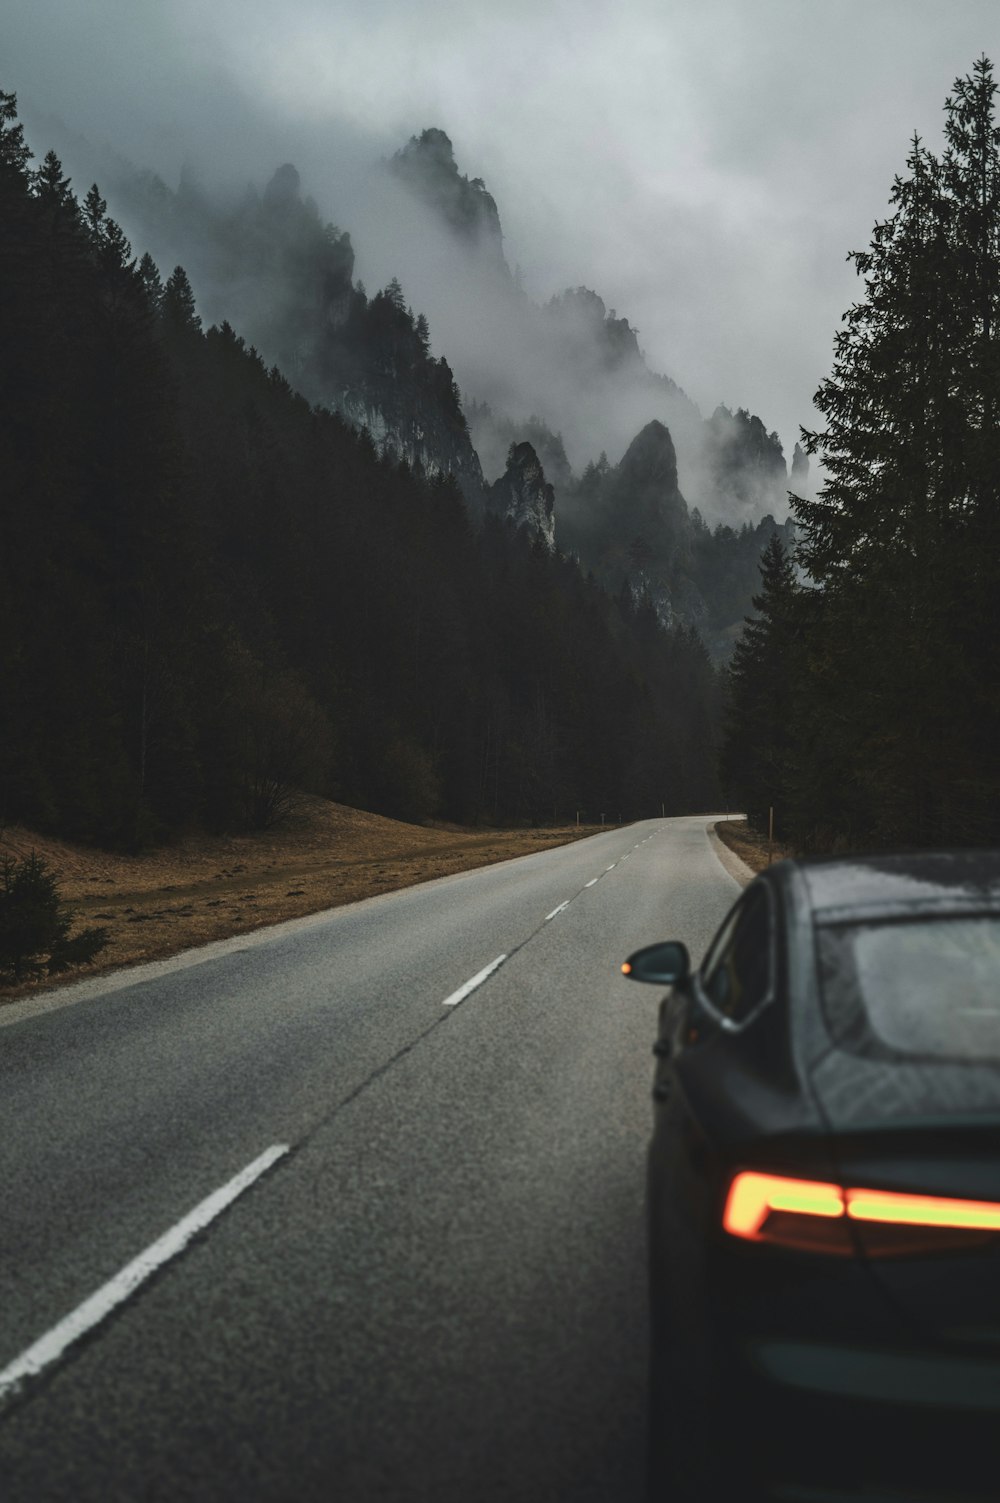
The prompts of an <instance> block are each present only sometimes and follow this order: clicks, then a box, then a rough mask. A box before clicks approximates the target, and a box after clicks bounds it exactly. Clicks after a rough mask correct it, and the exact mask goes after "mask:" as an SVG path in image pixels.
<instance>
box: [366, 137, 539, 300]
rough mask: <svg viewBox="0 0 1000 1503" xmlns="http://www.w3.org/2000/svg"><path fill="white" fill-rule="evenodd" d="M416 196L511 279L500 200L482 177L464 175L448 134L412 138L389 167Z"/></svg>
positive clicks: (485, 259) (455, 232)
mask: <svg viewBox="0 0 1000 1503" xmlns="http://www.w3.org/2000/svg"><path fill="white" fill-rule="evenodd" d="M388 166H389V170H390V172H391V173H392V174H393V175H394V176H395V177H396V178H397V179H398V180H399V181H400V182H401V183H402V184H403V185H404V186H405V187H406V188H408V189H409V190H410V192H411V193H414V194H415V195H416V196H417V197H418V198H420V199H422V200H423V201H424V202H425V203H427V204H429V205H430V207H431V208H432V209H433V210H434V211H435V213H437V214H439V215H440V217H441V218H442V219H443V220H444V222H445V223H446V224H447V225H448V228H449V229H450V230H452V231H453V233H454V234H455V235H457V236H459V237H460V238H461V239H463V240H464V241H466V243H467V244H468V245H469V246H470V247H471V248H472V249H473V250H475V251H476V253H477V254H479V255H480V256H481V257H482V258H483V260H484V261H485V262H486V263H487V264H488V265H491V266H492V267H493V268H494V269H495V270H496V271H497V272H499V273H501V274H502V275H503V274H506V275H507V276H509V275H510V273H509V268H508V266H507V262H506V259H505V258H504V253H503V231H502V230H501V228H500V211H499V210H498V208H497V205H496V199H495V198H494V197H493V196H492V194H490V193H488V192H487V191H486V184H485V183H484V182H483V180H482V178H481V177H476V178H472V179H471V181H470V179H469V178H467V177H462V176H461V175H460V174H459V170H458V164H457V163H456V161H455V150H454V147H453V146H452V144H451V141H450V140H449V139H448V137H447V136H446V135H445V133H444V131H443V130H439V129H437V128H436V127H431V129H429V130H425V131H421V133H420V135H419V136H411V137H410V139H409V141H408V142H407V144H406V145H405V146H404V147H403V148H402V150H401V151H397V152H396V154H395V156H394V157H392V159H391V160H390V162H389V163H388Z"/></svg>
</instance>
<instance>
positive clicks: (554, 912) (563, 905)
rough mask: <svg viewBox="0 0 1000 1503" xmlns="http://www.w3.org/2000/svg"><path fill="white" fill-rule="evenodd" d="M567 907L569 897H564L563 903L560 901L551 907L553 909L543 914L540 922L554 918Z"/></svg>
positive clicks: (546, 921)
mask: <svg viewBox="0 0 1000 1503" xmlns="http://www.w3.org/2000/svg"><path fill="white" fill-rule="evenodd" d="M568 907H569V898H567V899H566V901H565V903H560V904H559V907H558V908H553V910H552V912H551V913H547V914H546V915H545V918H544V919H543V920H542V922H543V923H546V924H547V923H548V922H549V920H550V919H554V918H555V917H556V915H557V914H559V913H562V911H563V909H564V908H568Z"/></svg>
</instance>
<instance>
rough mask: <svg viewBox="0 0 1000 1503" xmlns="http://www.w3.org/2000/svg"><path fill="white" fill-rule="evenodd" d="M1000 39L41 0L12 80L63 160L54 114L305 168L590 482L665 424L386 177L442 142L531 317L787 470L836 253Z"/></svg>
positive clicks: (676, 15)
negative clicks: (614, 346)
mask: <svg viewBox="0 0 1000 1503" xmlns="http://www.w3.org/2000/svg"><path fill="white" fill-rule="evenodd" d="M998 29H1000V20H998V16H997V12H996V7H995V4H994V3H993V0H959V3H957V4H953V5H952V6H951V7H950V8H949V9H948V10H947V11H946V10H945V8H943V7H941V6H940V5H938V4H936V3H930V0H880V4H879V5H878V6H877V7H871V6H869V5H866V4H862V3H859V0H828V3H825V4H820V3H818V0H816V3H814V0H758V3H756V4H754V5H753V6H748V5H746V4H745V3H739V0H713V3H709V4H701V5H698V4H694V3H680V4H674V5H672V6H670V7H669V8H668V7H665V6H664V5H663V4H662V0H618V3H616V4H614V5H611V4H608V3H604V0H573V3H568V0H562V3H551V0H549V3H545V0H542V3H534V4H532V5H527V4H524V3H520V0H505V3H504V5H503V6H502V7H497V6H495V5H492V6H487V5H484V4H482V3H479V0H465V3H463V4H461V5H459V4H457V3H453V0H434V3H429V0H409V3H404V0H337V3H331V0H288V3H286V4H285V5H283V6H281V7H277V6H273V5H265V4H264V3H263V0H220V3H216V4H215V5H214V6H213V7H212V9H211V12H208V11H206V10H204V9H203V8H202V7H201V6H196V5H195V4H194V3H192V0H89V3H88V4H87V5H86V6H80V5H79V4H78V3H76V0H33V3H32V4H31V5H28V4H24V3H22V4H20V5H19V6H18V7H17V8H15V9H14V11H13V13H9V14H8V15H7V16H6V18H5V20H4V22H3V24H2V32H0V69H2V72H0V86H2V87H3V88H5V89H14V90H16V91H17V92H18V96H19V104H20V106H21V112H22V117H23V118H24V120H25V123H26V126H27V129H28V135H29V140H30V142H31V144H32V146H33V148H34V149H35V151H36V152H37V153H39V154H41V153H43V152H44V151H45V149H46V148H47V147H48V145H50V144H57V145H62V146H63V150H65V146H64V144H63V142H64V140H65V137H64V138H63V141H60V142H59V143H54V142H53V141H52V140H51V139H50V137H51V134H52V132H53V131H54V130H55V127H54V125H53V123H52V121H51V119H50V118H49V117H52V116H56V117H58V118H59V119H60V120H61V121H62V122H64V124H65V127H66V128H67V129H68V130H69V131H70V132H79V133H81V134H82V135H83V136H85V137H86V138H87V139H88V140H89V141H90V142H91V143H93V144H94V145H95V146H101V145H105V144H107V145H110V146H111V147H113V148H114V149H115V150H117V151H118V152H120V153H122V154H123V155H125V156H126V157H127V158H129V159H130V160H131V161H132V162H133V163H135V164H136V165H137V166H139V167H149V168H152V169H154V170H155V171H157V172H159V173H160V174H161V175H162V176H163V177H164V179H165V180H166V181H167V182H168V184H170V185H171V186H175V185H176V183H177V181H178V178H179V174H180V172H181V169H182V167H183V166H184V165H185V164H187V167H188V170H189V171H194V172H195V173H196V174H197V176H198V178H199V180H200V181H201V182H203V183H204V184H205V185H206V186H208V187H209V188H214V189H215V190H217V191H220V192H233V191H235V190H236V189H238V188H239V187H241V186H242V185H243V184H244V183H245V182H246V181H247V180H252V181H254V182H255V183H256V184H257V185H258V186H262V185H263V183H264V182H266V181H267V179H268V178H269V177H270V175H271V173H272V172H273V170H274V168H275V167H276V166H278V165H279V164H280V163H281V162H285V161H292V162H294V163H295V164H296V166H297V167H298V169H299V171H300V173H301V175H302V179H303V190H304V191H305V192H307V193H309V194H311V196H312V197H313V198H314V199H315V200H316V202H317V204H318V207H319V210H320V213H321V215H322V216H323V217H324V218H325V219H330V220H332V221H334V222H335V223H336V224H338V225H339V226H340V227H341V228H343V229H347V230H349V231H350V232H351V235H352V239H353V243H354V246H355V250H356V254H357V263H356V273H355V274H356V276H357V277H359V278H361V279H362V280H364V282H365V283H366V285H367V286H368V289H369V292H371V291H373V290H374V289H375V288H377V287H379V286H381V285H384V284H385V283H386V282H387V281H388V280H389V278H390V277H391V276H393V275H396V276H398V277H399V279H400V281H401V282H402V284H403V288H404V292H405V294H406V297H407V300H408V301H409V302H410V303H411V304H412V306H413V307H414V308H415V310H417V311H422V312H424V313H426V315H427V317H428V319H429V322H430V326H431V335H432V341H433V346H434V350H435V353H438V354H444V355H446V356H447V358H448V359H449V361H450V362H451V363H452V365H453V366H454V368H455V370H456V374H457V376H458V379H459V382H460V385H461V386H462V389H463V394H464V395H465V396H467V397H475V398H477V399H479V400H486V401H489V402H490V403H491V405H492V404H497V406H498V407H499V408H500V409H501V410H502V411H504V412H505V414H506V415H509V416H511V417H513V418H515V419H518V418H525V417H527V416H528V415H529V414H530V413H536V414H537V415H538V416H539V417H541V418H543V419H544V420H545V421H546V422H548V423H549V424H550V426H552V427H554V428H559V429H561V430H562V431H563V436H564V438H565V440H566V445H567V450H568V452H569V455H570V459H571V462H572V463H573V465H574V466H575V467H576V468H580V467H582V465H583V464H584V463H586V461H587V460H588V459H590V458H596V456H597V454H598V453H599V452H600V450H601V449H606V450H607V451H608V454H609V457H610V458H611V459H612V460H613V461H614V460H615V459H617V458H619V457H620V453H621V451H622V449H623V447H624V444H625V443H626V442H627V439H628V437H629V436H630V435H631V434H632V433H634V432H635V431H636V430H637V428H638V427H639V426H641V425H642V423H644V422H646V421H648V420H649V418H650V417H653V416H660V417H662V418H663V419H664V420H665V421H666V422H667V423H668V426H671V428H672V431H673V429H674V428H675V426H676V425H677V424H678V423H682V421H683V419H682V414H680V413H679V412H673V411H672V412H667V411H663V410H661V411H654V410H649V409H648V406H647V398H646V396H645V395H644V394H642V393H639V392H637V390H636V387H635V383H634V382H629V381H622V382H617V383H612V384H611V385H609V384H608V383H607V382H604V383H598V384H597V385H596V386H594V385H593V383H588V379H587V376H586V372H585V371H581V370H580V369H579V367H578V366H577V367H576V368H573V366H572V364H571V363H566V362H560V361H559V360H557V359H554V358H553V354H552V345H551V341H548V340H547V337H544V336H543V334H542V332H541V329H542V326H541V324H540V323H539V320H538V318H537V317H536V316H535V315H534V314H532V313H531V311H530V304H527V303H526V302H525V301H524V300H521V302H520V303H519V304H517V306H516V307H515V304H514V302H512V299H511V294H510V290H509V288H508V287H507V286H505V285H504V284H503V282H502V281H494V282H493V283H492V284H491V282H490V278H489V276H487V275H485V274H484V273H483V269H482V267H481V265H480V264H478V263H477V262H476V260H475V258H471V259H470V258H469V257H468V256H467V255H466V254H464V253H463V252H462V251H460V249H459V248H458V247H457V246H456V245H455V243H454V242H453V240H452V239H451V237H450V236H449V235H447V233H445V232H444V231H443V230H442V227H441V225H440V224H439V223H438V222H437V221H436V220H435V219H434V217H433V216H431V215H430V214H428V213H426V212H424V211H422V210H420V209H419V208H418V207H417V206H416V205H415V204H414V202H413V200H412V198H411V197H410V196H409V195H406V194H405V193H404V192H403V191H402V190H401V189H400V188H399V186H398V185H397V184H395V183H393V182H392V180H391V179H389V178H388V177H387V176H386V175H385V174H384V173H382V172H379V171H377V170H376V171H374V172H373V170H372V169H373V166H377V164H378V162H379V161H380V160H381V159H384V158H386V157H389V156H391V154H392V153H393V152H394V151H396V150H397V149H398V148H399V147H400V146H402V145H403V143H404V142H405V141H406V139H407V138H408V137H409V136H410V135H411V134H413V133H416V132H419V131H420V130H421V129H422V128H424V127H426V126H429V125H436V126H440V127H441V128H442V129H444V130H445V131H447V132H448V134H449V136H450V137H451V139H452V141H453V143H454V147H455V153H456V158H457V161H458V166H459V170H460V171H461V172H462V173H464V174H467V175H468V176H469V177H482V178H483V179H485V182H486V186H487V188H488V189H489V190H490V191H491V192H492V194H493V196H494V197H495V199H496V200H497V203H498V206H499V210H500V215H501V220H502V223H503V227H504V233H505V246H504V249H505V254H506V258H507V261H508V264H509V265H510V266H511V268H514V267H517V268H518V269H519V273H520V277H521V280H522V282H523V286H524V289H525V292H526V294H527V297H528V298H529V299H531V300H532V302H533V304H535V305H541V304H544V303H546V302H547V301H548V299H549V298H551V297H552V296H553V294H557V293H559V292H561V291H562V290H563V289H564V288H567V287H576V286H579V285H586V286H588V287H590V288H593V289H594V290H595V291H596V292H598V293H599V294H600V296H601V297H602V298H603V300H604V302H605V304H606V305H607V307H608V308H609V309H611V308H614V309H615V310H617V314H618V316H619V317H625V318H627V319H628V320H629V322H630V324H631V325H632V326H633V327H636V328H637V329H638V338H639V344H640V346H641V347H642V349H643V351H644V353H645V357H646V362H647V364H648V366H649V367H650V368H651V369H652V370H653V371H657V372H662V373H663V374H665V375H667V376H669V377H671V378H672V379H673V380H674V381H676V382H677V383H678V384H679V385H680V386H681V387H682V388H683V389H684V391H685V392H687V393H688V395H689V396H690V397H691V398H692V399H693V400H694V401H695V402H696V403H697V404H698V406H699V407H700V409H701V410H702V412H703V413H704V414H705V415H708V414H709V413H711V412H712V411H713V409H714V408H715V407H716V406H717V405H718V404H720V403H724V404H726V405H727V406H729V407H730V408H733V409H735V408H736V407H746V408H748V409H749V410H750V411H751V412H753V413H757V414H759V415H760V417H761V418H762V419H763V421H764V424H765V426H766V428H767V429H768V430H770V429H772V428H773V429H777V431H778V433H779V435H780V437H781V440H782V443H783V446H784V450H785V456H786V459H789V460H790V457H791V451H792V446H793V443H794V441H795V440H796V438H797V437H798V427H799V424H800V423H802V424H805V425H806V426H811V425H812V424H813V423H814V422H815V421H816V414H815V412H814V410H813V408H812V405H811V399H812V394H813V392H814V391H815V389H816V387H817V385H818V383H819V381H820V380H821V379H822V378H823V376H824V375H826V374H827V372H828V370H829V365H830V357H831V351H832V343H833V336H834V332H835V330H836V327H837V325H838V323H839V320H840V316H841V314H842V313H843V311H844V310H845V309H846V308H847V307H848V306H849V304H850V303H851V301H852V300H853V298H854V297H855V295H856V279H855V276H854V273H853V270H852V268H851V267H850V265H848V263H847V261H846V256H847V252H848V251H849V250H851V249H853V248H860V247H862V246H864V245H865V244H867V242H868V239H869V237H870V234H871V229H872V226H873V224H874V222H875V220H876V219H878V218H880V217H884V215H885V212H886V205H887V200H888V195H889V191H890V188H891V184H892V179H893V176H894V174H895V173H896V172H897V171H899V170H901V168H902V166H903V162H904V158H905V154H906V149H907V142H908V138H909V136H910V134H911V133H912V131H913V130H914V129H916V130H918V131H919V132H920V134H921V135H922V136H924V137H925V139H926V140H927V142H928V144H929V145H931V147H932V148H934V147H936V146H937V145H938V144H939V141H940V124H941V107H942V105H943V102H944V99H945V96H946V94H947V93H948V92H949V90H950V87H951V84H952V81H953V79H954V77H955V76H956V75H957V74H959V73H964V72H967V71H968V70H969V69H970V68H971V65H972V63H973V60H974V59H975V57H976V56H977V55H978V54H979V53H980V52H983V51H985V52H986V53H987V54H988V55H993V56H995V54H996V52H997V50H998V49H997V47H996V40H997V33H998ZM82 155H83V153H81V156H82ZM76 186H77V188H78V189H83V188H85V187H86V183H81V182H79V181H78V182H77V183H76ZM125 227H126V229H127V230H128V229H130V228H131V227H130V226H129V225H128V224H127V223H126V226H125ZM144 248H145V246H144V245H142V244H141V242H139V241H137V244H136V249H137V250H142V249H144ZM200 290H201V289H199V288H198V287H197V284H196V291H200ZM675 437H678V435H677V434H676V433H675ZM678 446H679V447H681V446H682V444H681V441H679V445H678ZM685 462H686V461H685ZM682 486H685V487H686V488H687V490H690V491H691V492H692V493H696V492H697V490H698V478H697V476H695V475H694V474H691V473H688V474H685V473H684V466H683V464H682ZM692 498H693V499H697V497H696V495H693V497H692Z"/></svg>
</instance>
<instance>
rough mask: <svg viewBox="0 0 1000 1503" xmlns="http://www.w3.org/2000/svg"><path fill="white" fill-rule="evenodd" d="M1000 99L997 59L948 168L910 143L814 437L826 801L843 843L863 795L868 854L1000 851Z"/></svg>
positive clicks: (860, 261)
mask: <svg viewBox="0 0 1000 1503" xmlns="http://www.w3.org/2000/svg"><path fill="white" fill-rule="evenodd" d="M994 94H995V85H994V83H993V78H992V69H991V65H990V64H989V62H988V60H987V59H985V58H982V59H980V61H979V63H978V64H977V65H976V68H975V70H974V73H973V75H972V76H971V77H970V78H967V79H960V80H958V82H957V83H956V85H955V93H954V95H953V97H952V98H950V99H949V100H948V101H947V103H946V106H945V109H946V135H947V141H948V149H947V152H946V154H945V157H944V158H943V160H939V159H938V158H936V157H935V156H934V155H932V153H930V152H929V151H928V150H927V149H926V148H925V147H924V146H923V145H922V144H921V143H920V141H919V140H917V139H916V138H915V139H914V141H913V143H912V146H911V150H910V154H909V157H908V159H907V174H906V176H905V177H900V178H897V179H896V182H895V184H894V187H893V192H892V200H891V201H892V204H893V207H894V212H893V214H892V215H891V217H890V218H889V219H888V220H886V221H885V222H884V223H881V224H878V225H876V228H875V232H874V235H873V239H872V242H871V245H870V247H869V249H868V250H867V251H864V252H858V253H855V255H854V261H855V265H856V267H857V270H858V272H859V274H860V276H861V277H862V279H863V283H864V295H863V297H862V299H861V300H860V301H859V302H858V303H856V304H855V305H854V306H853V307H852V308H851V309H850V310H849V311H848V313H847V314H846V315H845V320H844V325H845V326H844V328H843V329H842V330H841V331H840V332H839V333H838V335H837V337H836V344H835V358H834V367H833V373H832V375H831V377H830V378H829V379H828V380H826V381H824V382H823V384H822V386H821V387H820V390H819V392H818V393H817V396H816V404H817V406H818V407H819V409H820V411H821V412H822V413H823V414H824V416H825V418H826V426H825V428H823V429H822V430H818V431H815V432H811V433H804V435H803V437H804V442H805V445H806V448H807V449H808V451H809V453H810V454H818V455H820V457H821V460H822V464H823V467H824V471H825V474H826V481H825V484H824V487H823V489H822V491H821V493H820V495H819V496H818V497H817V498H816V499H815V500H811V501H810V500H805V499H796V500H795V501H794V511H795V515H796V520H797V523H798V525H799V529H800V533H801V538H802V541H801V547H800V558H801V560H802V562H803V563H804V565H805V567H806V568H807V570H808V572H809V574H810V575H811V577H812V580H813V581H814V583H815V584H816V585H817V586H819V587H820V589H821V590H822V598H823V610H822V613H821V614H817V615H816V619H815V622H814V624H813V626H812V628H811V630H810V634H809V635H810V655H811V656H810V662H811V664H812V667H811V670H810V672H809V676H808V678H807V679H806V680H804V681H803V685H802V688H803V691H804V692H805V693H806V694H807V695H809V696H810V703H811V709H810V714H811V716H812V719H813V720H814V722H817V723H820V722H822V723H824V724H825V725H827V726H828V727H829V732H830V737H831V738H832V742H833V745H834V746H835V747H836V748H838V755H837V758H836V760H835V764H834V765H835V767H836V775H835V776H834V777H832V778H831V779H830V780H829V786H828V788H827V790H826V793H825V795H824V792H823V790H822V789H817V797H818V798H819V799H820V801H822V799H823V798H824V797H825V798H826V799H827V800H828V804H829V807H828V810H827V813H828V815H829V824H830V827H831V828H832V827H837V826H839V827H840V828H841V834H842V836H846V833H847V832H846V831H845V830H844V822H845V819H846V818H847V816H846V815H845V807H844V804H843V791H844V788H845V787H847V786H848V785H853V786H854V787H855V789H856V791H857V794H858V797H857V798H855V799H854V800H853V803H852V807H853V815H852V816H851V817H850V819H848V820H847V823H848V825H849V827H850V836H849V838H851V839H855V840H860V839H864V840H867V841H874V842H876V843H882V844H888V843H900V842H910V843H914V842H916V843H924V842H933V841H937V840H941V839H948V838H957V839H961V840H977V839H983V838H987V839H988V838H996V837H997V836H1000V822H998V819H997V815H996V813H995V805H996V792H997V790H998V786H1000V784H998V778H997V774H996V772H995V770H994V766H993V760H992V756H991V755H989V754H987V752H986V747H987V745H988V744H990V743H991V742H992V744H993V745H994V746H995V744H996V737H997V735H998V734H1000V707H998V705H997V702H996V696H995V694H994V692H993V689H992V685H993V683H995V681H996V678H997V670H998V667H1000V662H998V644H997V634H996V631H995V626H994V620H995V609H996V598H997V591H998V588H1000V548H998V543H1000V497H998V491H997V485H998V474H1000V445H998V428H997V386H998V374H1000V367H998V329H1000V325H998V312H1000V310H998V307H997V303H998V298H1000V276H998V272H1000V189H998V184H1000V158H998V149H1000V134H998V131H997V128H996V125H995V123H994ZM849 802H850V801H849Z"/></svg>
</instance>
